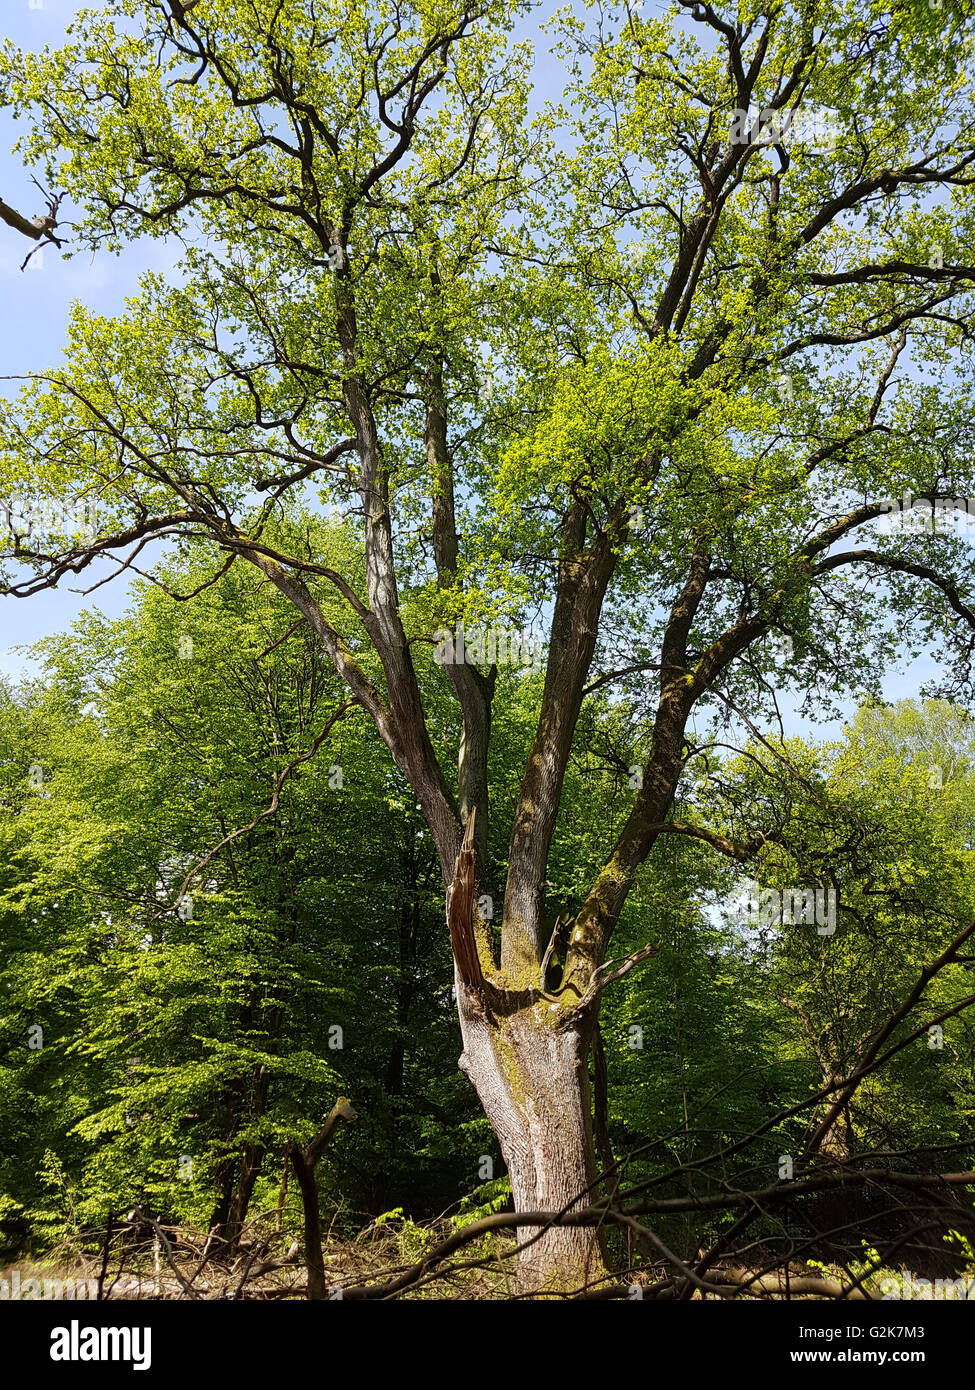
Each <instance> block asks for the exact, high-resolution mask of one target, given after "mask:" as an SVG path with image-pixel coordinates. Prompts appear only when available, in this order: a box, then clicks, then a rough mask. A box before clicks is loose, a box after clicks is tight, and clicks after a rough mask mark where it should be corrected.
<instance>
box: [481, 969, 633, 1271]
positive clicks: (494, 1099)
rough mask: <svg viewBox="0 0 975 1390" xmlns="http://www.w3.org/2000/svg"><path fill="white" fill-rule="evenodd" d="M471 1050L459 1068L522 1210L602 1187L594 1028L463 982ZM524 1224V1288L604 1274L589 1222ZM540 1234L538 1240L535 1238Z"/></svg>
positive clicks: (558, 1205)
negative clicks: (592, 1083) (595, 1127)
mask: <svg viewBox="0 0 975 1390" xmlns="http://www.w3.org/2000/svg"><path fill="white" fill-rule="evenodd" d="M457 992H458V1000H459V1003H460V1009H459V1012H460V1019H461V1033H462V1036H463V1040H464V1051H463V1054H462V1055H461V1058H460V1068H461V1070H462V1071H463V1072H464V1073H465V1075H466V1076H467V1077H468V1078H469V1080H470V1081H471V1083H472V1084H473V1086H474V1087H475V1089H476V1091H477V1093H478V1095H479V1097H480V1099H481V1104H482V1105H483V1106H484V1110H485V1113H486V1114H487V1117H488V1119H489V1120H490V1121H491V1124H492V1126H493V1128H494V1132H495V1134H496V1135H497V1138H498V1142H499V1144H500V1146H501V1152H502V1154H503V1156H504V1161H505V1163H506V1165H507V1168H508V1176H509V1178H510V1180H511V1193H512V1198H513V1200H514V1208H515V1211H516V1212H518V1211H525V1212H528V1211H562V1210H563V1209H565V1208H572V1207H576V1208H578V1207H582V1206H586V1205H588V1204H589V1203H590V1202H591V1201H593V1200H594V1199H595V1197H596V1195H597V1193H596V1191H595V1189H594V1188H593V1183H594V1182H595V1179H596V1160H595V1154H594V1148H593V1137H592V1118H591V1102H590V1088H589V1071H588V1052H589V1046H590V1039H589V1036H588V1034H589V1031H590V1030H589V1028H588V1027H586V1026H584V1025H579V1024H576V1025H573V1026H571V1027H564V1026H563V1027H562V1028H555V1027H552V1026H551V1025H550V1024H549V1023H548V1022H547V1020H546V1018H545V1014H546V1012H547V1010H548V1004H547V1002H546V1001H545V1000H544V999H539V1000H538V1002H537V1003H536V1004H534V1005H531V1006H528V1007H522V1008H519V1009H518V1010H517V1011H516V1012H514V1013H512V1014H511V1015H509V1016H507V1017H503V1016H498V1015H497V1014H496V1013H493V1012H492V1011H491V1009H490V1007H489V1006H488V1007H484V1006H483V1005H482V1002H481V1000H480V998H478V996H477V995H476V994H474V993H473V992H471V991H470V990H468V989H467V987H466V986H465V985H464V984H463V983H462V982H461V980H460V978H459V977H458V980H457ZM538 1232H539V1228H538V1227H530V1226H525V1227H519V1228H518V1241H519V1244H522V1243H524V1242H526V1241H531V1244H530V1245H528V1247H527V1248H526V1249H525V1250H523V1251H522V1252H521V1253H520V1254H519V1256H518V1265H517V1283H518V1290H519V1292H520V1293H541V1294H560V1293H573V1292H577V1291H581V1290H583V1289H585V1288H588V1287H591V1286H592V1285H593V1284H594V1283H597V1282H598V1281H600V1280H605V1278H606V1274H607V1272H606V1267H605V1264H604V1262H603V1250H602V1246H601V1240H600V1236H599V1233H598V1231H597V1230H596V1229H595V1228H594V1227H591V1226H556V1227H553V1228H551V1229H549V1230H546V1231H544V1232H543V1233H542V1234H541V1235H539V1234H538ZM536 1237H537V1238H536Z"/></svg>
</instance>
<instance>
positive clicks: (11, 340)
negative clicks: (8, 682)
mask: <svg viewBox="0 0 975 1390" xmlns="http://www.w3.org/2000/svg"><path fill="white" fill-rule="evenodd" d="M92 3H94V0H89V4H92ZM81 8H82V4H81V3H80V0H6V3H5V5H4V15H3V18H4V25H3V31H4V34H5V36H6V37H8V38H10V39H12V40H14V42H16V43H17V44H20V45H23V46H24V47H25V48H28V49H38V48H42V47H44V45H46V44H50V45H52V46H57V45H58V44H60V43H61V42H62V41H63V39H64V29H65V25H66V24H67V23H68V22H69V20H70V18H71V16H72V15H73V14H74V13H76V12H77V11H78V10H79V9H81ZM552 8H554V6H553V7H552ZM548 9H549V7H548V6H547V5H546V7H545V10H543V11H542V13H543V14H544V12H545V11H547V10H548ZM534 27H535V22H534V21H532V22H528V23H526V24H525V25H524V26H523V29H522V32H523V33H525V34H527V33H529V32H530V31H531V30H532V29H533V28H534ZM550 43H551V40H550V39H548V38H547V37H546V36H545V35H541V36H539V40H538V41H537V43H536V47H537V49H538V59H537V67H536V74H537V101H538V102H539V103H540V102H541V101H543V100H544V99H545V98H546V97H547V96H549V95H552V96H555V95H556V94H557V91H558V86H559V64H558V60H557V59H555V58H554V57H553V56H552V55H551V54H550V53H548V52H547V49H548V47H549V45H550ZM17 134H18V127H17V125H16V123H15V122H14V121H13V120H12V119H11V117H10V115H9V113H7V112H3V111H0V149H2V150H3V153H2V155H0V196H2V197H3V198H4V200H5V201H6V202H7V203H9V204H11V205H12V206H14V207H15V208H17V209H18V211H20V212H22V213H24V214H25V215H27V216H33V215H35V214H36V213H39V212H42V211H43V199H42V197H41V195H40V193H39V192H38V190H37V189H36V188H35V187H34V186H33V184H32V183H31V179H30V174H29V172H28V171H26V170H25V169H24V168H23V166H22V164H21V162H20V160H19V158H18V157H17V156H14V155H11V154H10V153H9V150H10V146H11V145H12V144H13V143H14V140H15V139H16V137H17ZM29 247H30V243H28V242H27V241H26V239H25V238H23V237H21V236H19V235H18V234H17V233H16V232H14V231H13V230H12V229H8V228H6V227H4V226H0V294H2V297H3V302H4V304H5V306H6V308H7V324H8V331H7V332H6V333H5V334H3V335H2V336H0V375H2V376H4V377H6V376H12V375H17V374H22V373H25V372H30V371H39V370H43V369H44V368H45V367H48V366H50V365H52V364H54V363H56V362H57V360H58V358H59V356H60V354H61V350H62V345H63V343H64V338H65V327H66V323H67V319H68V314H69V311H70V307H71V304H72V301H74V300H79V299H80V300H82V301H83V302H84V303H85V304H86V305H88V306H89V307H90V308H91V309H93V310H95V311H96V312H99V313H114V312H117V311H118V310H120V309H121V308H122V304H123V300H124V299H125V297H126V296H127V295H130V294H132V293H134V292H135V291H136V289H137V282H138V277H139V275H140V274H141V273H142V272H143V271H145V270H147V269H159V270H166V269H175V268H176V266H177V265H178V260H179V247H178V245H176V244H172V245H166V244H163V243H160V242H157V241H149V240H146V241H143V242H139V243H137V244H136V245H135V246H132V247H130V248H128V249H127V250H126V251H125V252H124V253H123V254H122V255H121V256H112V255H110V254H108V253H99V254H98V255H94V256H93V255H90V254H87V253H85V254H79V255H77V256H75V257H73V258H72V259H70V260H64V259H63V258H62V257H61V256H60V255H59V254H58V252H57V251H56V250H55V249H54V248H50V247H49V248H47V249H46V250H45V251H44V253H43V257H42V258H41V259H40V261H38V257H36V256H35V257H34V260H33V262H32V265H31V268H29V269H28V270H26V271H21V270H20V263H21V261H22V260H23V258H24V256H25V254H26V252H27V250H28V249H29ZM4 385H5V389H7V390H11V389H14V388H13V387H12V386H11V384H10V383H5V384H4ZM105 572H107V571H104V570H103V571H102V573H105ZM99 577H100V576H99ZM127 592H128V589H127V585H126V584H125V583H124V582H113V583H110V584H107V585H105V586H104V587H103V588H101V589H99V590H98V592H97V594H96V595H94V596H93V597H92V598H90V599H89V598H86V597H84V596H83V595H80V594H77V593H74V592H72V591H71V589H70V588H69V587H68V586H67V585H66V584H62V585H61V587H60V588H59V589H58V590H56V591H44V592H42V593H39V594H36V595H34V596H33V597H32V598H29V599H13V598H9V597H3V596H0V672H4V673H6V674H8V675H11V676H13V677H15V678H16V677H17V676H19V675H21V674H22V673H24V672H25V670H29V669H30V668H29V666H27V665H26V663H25V657H24V655H23V654H22V653H20V652H18V651H16V650H15V648H17V647H18V646H21V645H23V644H25V643H32V642H34V641H37V640H38V639H39V638H41V637H44V636H47V635H49V634H51V633H54V632H58V631H63V630H64V629H65V628H67V627H68V626H69V625H70V623H71V622H72V620H73V619H74V618H75V617H77V615H78V614H79V613H80V612H81V611H82V610H83V609H84V608H85V607H88V606H91V605H92V604H96V605H97V606H98V607H99V608H100V609H101V610H102V612H104V613H106V614H108V615H109V616H117V615H118V614H120V613H121V612H122V611H123V609H124V608H125V605H126V599H127ZM932 670H933V668H932V666H931V663H919V664H917V665H916V666H915V667H914V668H913V669H910V670H908V669H902V670H898V671H892V672H891V673H890V675H889V678H888V680H887V682H886V685H885V693H886V694H887V696H888V698H898V697H904V696H908V695H912V694H915V693H916V690H917V686H918V684H919V682H920V680H921V679H923V678H924V677H925V676H927V675H930V674H931V671H932ZM792 704H793V702H792V701H791V700H790V699H785V700H784V701H783V707H784V712H785V713H786V714H787V727H788V728H789V731H790V732H792V731H795V732H800V731H803V732H806V733H818V734H819V735H822V734H823V733H825V732H826V731H827V729H828V728H829V726H819V727H818V728H817V729H815V730H813V729H810V728H808V727H805V728H803V725H802V723H800V721H798V720H797V719H796V718H795V717H794V715H793V714H792V713H791V708H792Z"/></svg>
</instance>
